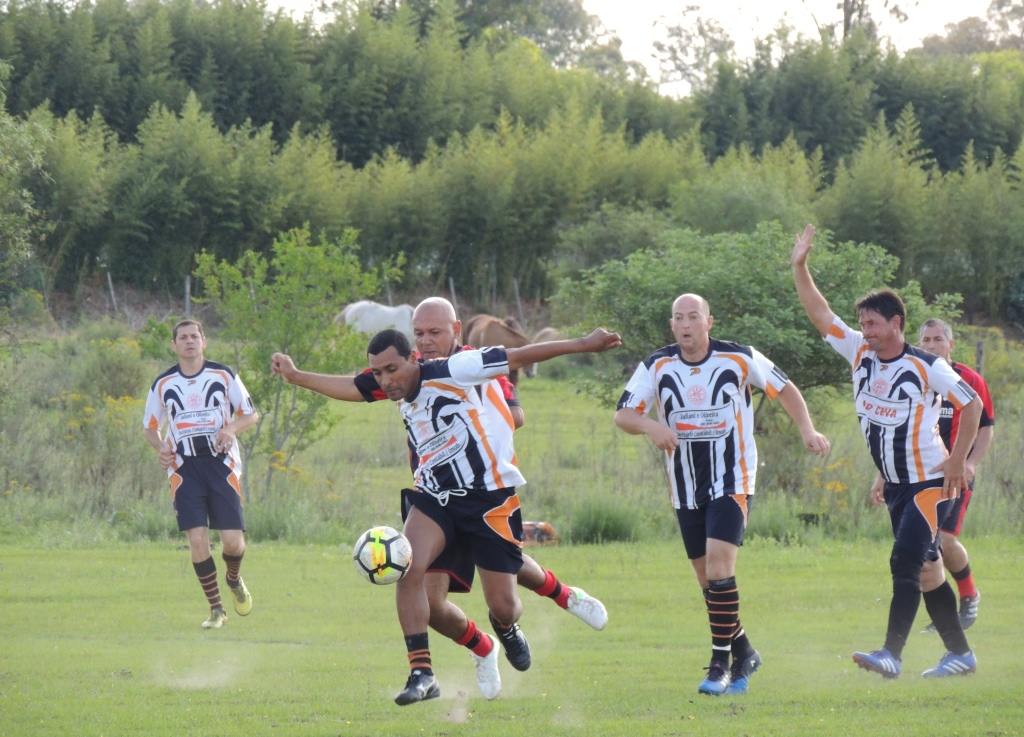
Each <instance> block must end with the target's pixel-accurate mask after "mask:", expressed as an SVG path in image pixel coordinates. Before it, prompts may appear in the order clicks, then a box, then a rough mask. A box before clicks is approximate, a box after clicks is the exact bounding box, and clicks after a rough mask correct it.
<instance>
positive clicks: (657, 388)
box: [618, 339, 789, 509]
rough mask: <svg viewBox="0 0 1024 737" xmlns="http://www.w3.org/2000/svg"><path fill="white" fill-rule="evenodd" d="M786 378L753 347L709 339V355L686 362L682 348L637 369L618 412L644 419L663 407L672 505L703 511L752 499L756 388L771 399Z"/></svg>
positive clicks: (667, 350) (660, 354) (659, 354)
mask: <svg viewBox="0 0 1024 737" xmlns="http://www.w3.org/2000/svg"><path fill="white" fill-rule="evenodd" d="M787 383H789V379H788V378H787V376H786V375H785V374H784V373H782V371H780V370H779V369H778V368H776V367H775V364H773V363H772V362H771V361H769V360H768V359H767V358H765V357H764V356H763V355H762V354H761V353H759V352H758V351H757V350H755V349H753V348H751V347H750V346H744V345H738V344H736V343H728V342H725V341H721V340H714V339H712V340H711V343H710V347H709V350H708V354H707V356H706V357H705V358H704V360H702V361H700V362H698V363H688V362H687V361H685V360H684V359H683V357H682V353H681V352H680V348H679V346H678V344H675V343H673V344H672V345H667V346H665V347H664V348H662V349H660V350H658V351H656V352H654V353H652V354H651V355H650V356H648V357H647V358H645V359H644V360H643V362H642V363H641V364H640V365H639V366H637V369H636V372H635V373H634V374H633V378H631V379H630V380H629V383H628V384H627V385H626V390H625V391H624V392H623V393H622V398H621V399H619V404H618V408H619V409H623V408H626V407H628V408H630V409H634V410H636V411H637V412H639V413H640V414H646V413H647V412H650V410H651V408H652V407H654V406H657V407H658V414H659V415H660V417H659V421H660V422H661V423H662V424H663V425H666V426H667V427H669V428H672V429H673V430H675V431H676V434H677V436H678V437H679V447H678V448H676V449H675V450H672V451H669V452H668V453H667V456H668V457H667V462H668V475H669V479H670V480H671V486H672V504H673V505H674V506H675V508H676V509H680V508H682V507H684V506H685V507H687V508H689V509H698V508H701V507H703V506H704V505H705V504H707V502H708V501H709V500H711V499H717V498H719V497H721V496H725V495H729V494H753V493H754V482H755V479H756V476H757V446H756V445H755V444H754V410H753V406H752V395H751V390H750V387H751V386H756V387H758V388H759V389H762V390H764V392H765V393H766V394H767V395H768V397H769V398H770V399H774V398H775V397H776V396H778V393H779V392H780V391H782V389H783V388H784V387H785V386H786V384H787Z"/></svg>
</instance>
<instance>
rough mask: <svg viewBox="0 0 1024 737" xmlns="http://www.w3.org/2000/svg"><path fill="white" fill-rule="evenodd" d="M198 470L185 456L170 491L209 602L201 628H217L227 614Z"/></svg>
mask: <svg viewBox="0 0 1024 737" xmlns="http://www.w3.org/2000/svg"><path fill="white" fill-rule="evenodd" d="M201 471H202V469H201V466H200V459H198V458H187V459H186V460H185V462H184V463H183V464H182V466H181V468H179V469H178V470H177V471H176V472H175V473H174V474H172V475H171V493H172V494H173V504H174V514H175V516H176V517H177V520H178V529H179V530H181V531H182V532H184V533H185V538H186V539H187V540H188V549H189V557H190V558H191V559H192V568H193V569H194V570H195V572H196V578H197V579H199V585H200V586H201V587H202V589H203V594H204V595H205V596H206V601H207V603H208V604H209V605H210V616H209V617H208V618H207V619H206V621H204V622H203V627H204V628H206V629H219V628H220V627H223V626H224V623H225V622H226V621H227V614H225V613H224V607H223V605H222V604H221V599H220V588H219V587H218V586H217V564H216V563H215V562H214V560H213V556H212V555H210V530H209V526H208V525H209V512H208V509H207V501H208V499H207V496H208V489H207V488H206V484H205V482H204V480H203V474H202V472H201Z"/></svg>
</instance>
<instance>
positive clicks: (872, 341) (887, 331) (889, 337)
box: [860, 309, 903, 353]
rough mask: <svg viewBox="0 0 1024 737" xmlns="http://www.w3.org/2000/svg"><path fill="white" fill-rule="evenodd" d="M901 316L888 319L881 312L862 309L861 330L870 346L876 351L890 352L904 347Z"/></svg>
mask: <svg viewBox="0 0 1024 737" xmlns="http://www.w3.org/2000/svg"><path fill="white" fill-rule="evenodd" d="M901 325H902V321H901V320H900V318H899V317H894V318H892V319H891V320H886V319H885V317H883V316H882V314H881V313H878V312H875V311H874V310H868V309H864V310H861V311H860V332H861V333H862V334H863V335H864V340H866V341H867V344H868V348H870V349H871V350H873V351H874V352H875V353H879V352H882V353H890V352H892V351H893V350H896V349H897V346H899V347H900V348H902V342H903V330H902V328H901Z"/></svg>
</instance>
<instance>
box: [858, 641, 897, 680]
mask: <svg viewBox="0 0 1024 737" xmlns="http://www.w3.org/2000/svg"><path fill="white" fill-rule="evenodd" d="M853 660H854V662H855V663H856V664H857V665H859V666H860V667H861V668H863V669H864V670H869V671H872V672H874V673H877V674H879V675H880V676H882V678H899V677H900V665H901V662H902V661H900V660H899V659H898V658H894V657H893V655H892V653H891V652H889V651H888V650H886V649H885V648H884V647H883V648H882V649H881V650H872V651H871V652H869V653H854V654H853Z"/></svg>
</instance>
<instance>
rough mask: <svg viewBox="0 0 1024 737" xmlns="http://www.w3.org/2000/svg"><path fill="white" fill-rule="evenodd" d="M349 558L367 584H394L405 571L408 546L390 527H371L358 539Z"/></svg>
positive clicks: (410, 556)
mask: <svg viewBox="0 0 1024 737" xmlns="http://www.w3.org/2000/svg"><path fill="white" fill-rule="evenodd" d="M352 558H353V560H355V564H356V570H357V571H359V573H360V575H361V576H362V577H363V578H365V579H366V580H367V581H369V582H370V583H375V584H379V585H385V584H389V583H395V582H397V581H400V580H401V579H402V577H403V576H405V574H406V573H408V572H409V566H410V565H411V564H412V545H411V544H410V543H409V538H407V537H406V536H405V535H403V534H402V533H401V532H399V531H398V530H396V529H395V528H394V527H387V526H385V525H381V526H379V527H371V528H370V529H369V530H367V531H366V532H364V533H363V534H362V535H360V536H359V540H358V541H357V542H356V546H355V549H354V550H353V551H352Z"/></svg>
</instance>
